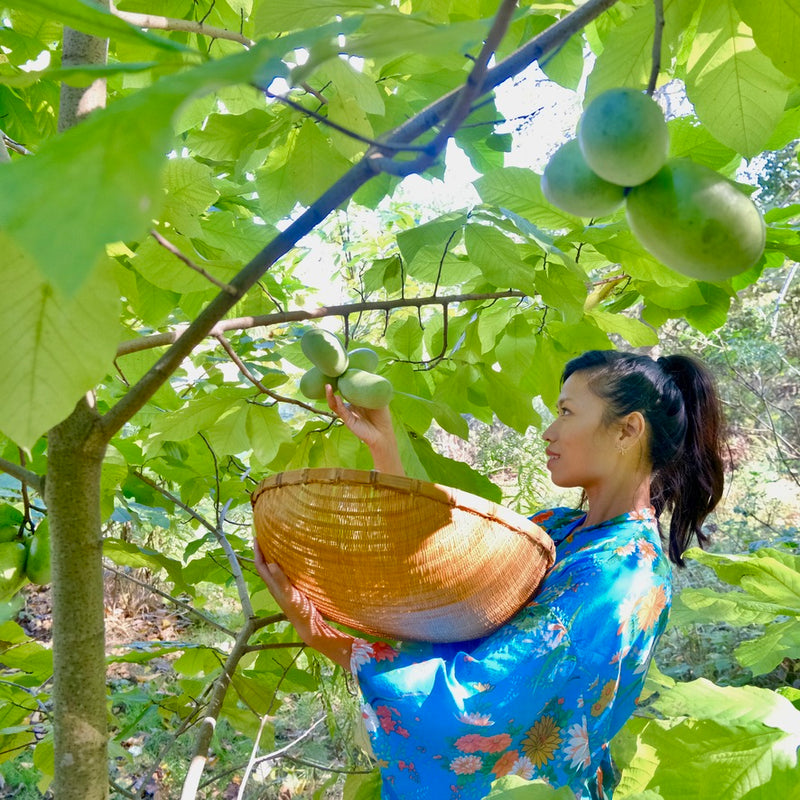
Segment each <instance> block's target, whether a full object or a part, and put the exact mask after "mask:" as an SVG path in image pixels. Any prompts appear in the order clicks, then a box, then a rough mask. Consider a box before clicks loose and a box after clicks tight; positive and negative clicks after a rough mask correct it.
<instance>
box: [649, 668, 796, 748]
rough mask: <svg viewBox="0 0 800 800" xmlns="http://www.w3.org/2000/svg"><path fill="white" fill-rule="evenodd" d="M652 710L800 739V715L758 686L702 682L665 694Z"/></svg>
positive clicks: (771, 693)
mask: <svg viewBox="0 0 800 800" xmlns="http://www.w3.org/2000/svg"><path fill="white" fill-rule="evenodd" d="M653 707H654V708H656V709H657V710H658V711H659V712H660V713H662V714H664V715H665V716H667V717H692V718H694V719H704V720H714V721H715V722H720V723H723V724H726V725H749V724H751V723H753V722H760V723H762V724H764V725H767V726H769V727H771V728H777V729H779V730H782V731H785V732H786V733H791V734H795V735H800V711H798V710H797V709H796V708H795V707H794V706H793V705H792V704H791V703H790V702H789V700H787V699H786V698H785V697H781V695H779V694H777V693H776V692H773V691H772V690H770V689H762V688H760V687H758V686H717V685H716V684H714V683H712V682H711V681H709V680H706V679H705V678H699V679H698V680H695V681H689V682H688V683H677V684H675V686H674V687H673V688H672V689H669V690H667V691H665V692H662V693H661V694H660V695H659V697H658V698H657V699H656V700H655V701H654V703H653Z"/></svg>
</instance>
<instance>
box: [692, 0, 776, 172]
mask: <svg viewBox="0 0 800 800" xmlns="http://www.w3.org/2000/svg"><path fill="white" fill-rule="evenodd" d="M788 86H789V82H788V79H787V78H786V76H785V75H783V74H782V73H781V72H779V71H778V70H777V69H776V68H775V66H774V65H773V64H772V62H771V61H770V60H769V59H768V58H767V57H766V56H765V55H764V54H763V53H762V52H761V51H760V50H758V49H757V48H756V45H755V42H754V41H753V36H752V33H751V31H750V28H748V27H747V26H746V25H745V24H744V23H743V22H742V20H741V19H740V18H739V15H738V13H737V12H736V9H735V7H734V5H733V2H732V0H722V1H721V2H707V3H705V4H704V5H703V10H702V12H701V15H700V21H699V23H698V29H697V34H696V36H695V38H694V43H693V46H692V49H691V53H690V55H689V61H688V64H687V72H686V91H687V94H688V95H689V99H690V100H691V101H692V103H693V104H694V107H695V112H696V113H697V116H698V117H699V119H700V121H701V122H702V123H703V124H704V125H706V126H707V127H708V129H709V130H710V131H711V133H712V134H713V136H714V137H715V138H716V139H718V140H719V141H720V142H722V143H723V144H725V145H727V146H728V147H732V148H733V149H734V150H736V152H737V153H741V154H742V155H743V156H745V157H747V158H750V157H752V156H754V155H755V154H756V153H758V152H759V151H760V150H761V149H762V148H763V147H764V145H765V144H766V142H767V141H768V139H769V137H770V135H771V134H772V132H773V130H774V129H775V127H776V125H777V124H778V121H779V120H780V118H781V115H782V114H783V110H784V108H785V106H786V99H787V97H788Z"/></svg>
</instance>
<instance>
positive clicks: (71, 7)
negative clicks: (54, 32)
mask: <svg viewBox="0 0 800 800" xmlns="http://www.w3.org/2000/svg"><path fill="white" fill-rule="evenodd" d="M11 6H12V7H13V8H16V9H19V10H22V11H27V12H29V13H31V14H37V15H41V16H42V17H45V18H46V19H52V20H58V21H59V22H60V23H63V24H64V25H68V26H69V27H70V28H75V30H79V31H82V32H83V33H90V34H92V35H94V36H99V37H100V38H106V37H111V38H113V39H114V40H115V41H130V42H133V43H146V44H149V45H153V46H155V47H160V48H164V49H167V50H188V49H189V48H186V47H184V46H183V45H181V44H179V43H178V42H175V41H172V40H171V39H166V38H164V37H162V36H157V35H156V34H153V33H150V32H149V31H143V30H141V28H137V27H135V26H133V25H131V24H130V23H128V22H125V21H124V20H121V19H120V18H119V17H115V16H114V15H113V14H112V13H111V12H109V11H108V9H106V8H104V7H103V6H101V5H100V4H98V3H93V2H89V1H88V0H12V2H11Z"/></svg>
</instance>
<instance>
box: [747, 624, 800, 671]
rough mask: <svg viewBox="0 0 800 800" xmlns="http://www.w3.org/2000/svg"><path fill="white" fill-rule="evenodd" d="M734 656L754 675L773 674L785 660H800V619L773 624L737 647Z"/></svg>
mask: <svg viewBox="0 0 800 800" xmlns="http://www.w3.org/2000/svg"><path fill="white" fill-rule="evenodd" d="M733 654H734V655H735V656H736V660H737V661H738V662H739V663H740V664H741V665H742V666H743V667H745V668H746V669H749V670H751V671H752V673H753V674H754V675H764V674H765V673H767V672H771V671H772V670H773V669H775V667H777V666H778V664H780V663H781V662H782V661H783V660H784V659H785V658H789V659H798V658H800V618H798V617H794V618H792V619H788V620H786V621H784V622H773V623H772V624H771V625H768V626H767V628H766V629H765V630H764V633H763V634H761V635H759V636H757V637H756V638H755V639H748V640H747V641H745V642H742V643H741V644H739V645H737V647H736V649H735V650H734V651H733Z"/></svg>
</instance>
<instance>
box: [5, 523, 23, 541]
mask: <svg viewBox="0 0 800 800" xmlns="http://www.w3.org/2000/svg"><path fill="white" fill-rule="evenodd" d="M18 535H19V526H18V525H3V526H0V542H13V541H14V539H16V538H17V536H18Z"/></svg>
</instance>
